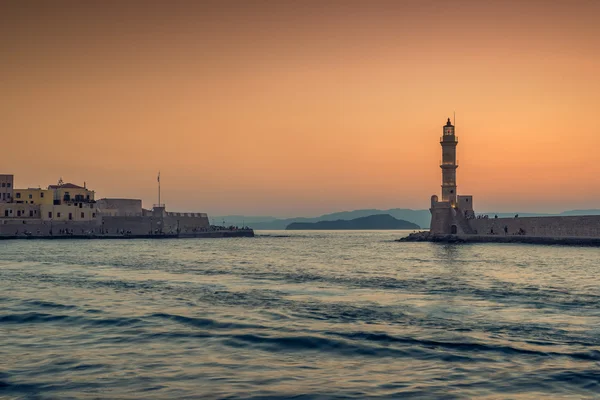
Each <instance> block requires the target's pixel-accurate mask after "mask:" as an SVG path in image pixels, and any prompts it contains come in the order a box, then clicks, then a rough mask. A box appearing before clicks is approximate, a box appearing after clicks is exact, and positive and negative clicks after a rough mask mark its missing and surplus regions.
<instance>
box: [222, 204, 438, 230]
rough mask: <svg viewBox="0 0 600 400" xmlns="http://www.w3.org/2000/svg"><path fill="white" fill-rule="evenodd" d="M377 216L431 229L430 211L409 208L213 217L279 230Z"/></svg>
mask: <svg viewBox="0 0 600 400" xmlns="http://www.w3.org/2000/svg"><path fill="white" fill-rule="evenodd" d="M377 214H389V215H391V216H392V217H394V218H396V219H401V220H404V221H408V222H412V223H414V224H417V225H418V226H419V227H425V228H429V221H430V220H431V215H430V213H429V210H411V209H407V208H393V209H390V210H377V209H364V210H355V211H342V212H336V213H332V214H325V215H321V216H319V217H308V218H307V217H297V218H275V217H246V216H241V215H229V216H216V217H211V221H215V223H218V225H221V224H222V221H225V224H226V225H239V226H241V225H249V226H250V227H252V228H254V229H257V230H279V229H286V227H287V226H288V225H289V224H291V223H294V222H319V221H335V220H340V219H341V220H347V221H349V220H351V219H355V218H360V217H368V216H371V215H377Z"/></svg>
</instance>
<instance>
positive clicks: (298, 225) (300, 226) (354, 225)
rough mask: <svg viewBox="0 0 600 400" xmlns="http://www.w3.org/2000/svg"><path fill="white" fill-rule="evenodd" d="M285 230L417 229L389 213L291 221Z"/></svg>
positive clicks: (414, 225) (415, 225)
mask: <svg viewBox="0 0 600 400" xmlns="http://www.w3.org/2000/svg"><path fill="white" fill-rule="evenodd" d="M286 229H287V230H342V229H357V230H358V229H419V226H418V225H417V224H413V223H412V222H408V221H404V220H401V219H396V218H394V217H392V216H391V215H389V214H377V215H369V216H367V217H360V218H355V219H351V220H349V221H348V220H343V219H338V220H336V221H319V222H292V223H291V224H289V225H288V226H287V227H286Z"/></svg>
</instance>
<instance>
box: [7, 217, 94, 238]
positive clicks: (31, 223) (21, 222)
mask: <svg viewBox="0 0 600 400" xmlns="http://www.w3.org/2000/svg"><path fill="white" fill-rule="evenodd" d="M67 230H68V231H69V232H71V231H72V232H73V234H74V235H82V234H90V233H94V234H99V233H101V231H102V225H101V224H100V223H99V221H92V222H89V221H42V220H40V219H30V218H25V219H17V218H11V219H8V218H7V219H3V220H0V235H1V236H14V235H17V236H22V235H25V232H28V233H31V234H32V235H36V236H37V235H43V236H49V235H50V234H51V233H50V231H52V235H53V236H57V235H60V234H61V231H62V232H66V231H67Z"/></svg>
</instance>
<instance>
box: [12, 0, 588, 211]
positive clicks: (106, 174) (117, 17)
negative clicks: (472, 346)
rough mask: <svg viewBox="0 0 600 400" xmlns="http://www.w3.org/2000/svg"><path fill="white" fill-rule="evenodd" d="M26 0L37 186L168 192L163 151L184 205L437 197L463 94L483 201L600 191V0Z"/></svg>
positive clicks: (407, 201) (18, 53) (107, 192)
mask: <svg viewBox="0 0 600 400" xmlns="http://www.w3.org/2000/svg"><path fill="white" fill-rule="evenodd" d="M7 3H8V2H4V3H2V5H1V6H0V57H1V58H0V59H1V60H2V62H1V63H0V91H1V92H0V93H1V95H0V130H1V131H2V146H1V147H0V173H14V174H15V175H16V184H17V186H19V187H24V186H32V187H37V186H47V185H48V184H53V183H55V182H56V181H57V180H58V178H59V177H61V176H62V177H63V179H64V180H65V181H70V182H74V183H79V184H82V183H83V181H86V182H87V184H88V186H89V187H91V188H93V189H95V190H96V192H97V193H98V195H100V196H102V197H104V196H106V197H117V196H120V197H137V198H140V197H141V198H142V199H143V200H144V206H150V205H151V204H152V203H153V202H156V172H157V171H158V170H159V169H160V171H161V177H162V183H163V200H164V201H165V202H166V203H167V206H168V208H169V209H171V210H180V211H204V212H208V213H210V214H213V215H216V214H233V213H237V214H246V215H250V214H254V215H264V214H268V215H276V216H295V215H316V214H321V213H325V212H330V211H341V210H350V209H358V208H371V207H373V208H392V207H406V208H417V209H422V208H427V207H428V205H429V197H430V196H431V195H432V194H438V193H439V191H440V183H441V182H440V181H441V171H440V168H439V166H438V164H439V160H440V157H441V149H440V146H439V143H438V140H439V136H440V135H441V132H442V128H441V127H442V125H443V124H444V123H445V120H446V118H447V117H448V116H451V115H452V112H453V111H454V110H456V112H457V134H458V136H459V142H460V143H459V147H458V159H459V162H460V167H459V169H458V185H459V188H458V190H459V193H464V194H473V195H474V196H475V207H476V209H478V210H479V211H488V210H489V211H492V210H493V211H521V212H525V211H544V212H547V211H560V210H563V209H573V208H600V201H598V198H600V184H599V183H598V182H599V181H600V178H598V177H599V176H600V155H599V152H598V148H599V147H600V115H599V110H600V51H599V49H600V24H598V22H597V18H598V16H599V15H600V2H598V1H578V0H570V1H558V0H554V1H518V2H517V1H458V2H448V1H425V0H422V1H417V0H415V1H395V2H392V1H385V2H384V1H379V2H378V1H363V2H352V1H344V2H341V1H339V2H333V1H331V2H317V1H304V2H291V1H287V2H286V1H250V0H248V1H244V2H242V1H229V2H228V1H221V2H218V1H213V2H210V1H204V2H196V3H195V4H192V3H193V2H178V1H164V2H162V3H159V2H133V1H130V2H97V3H96V5H93V4H94V3H93V2H69V3H67V2H60V1H58V2H41V1H40V2H33V1H30V2H27V1H19V2H13V3H14V4H13V5H12V6H7ZM78 3H85V4H84V5H82V4H79V5H78ZM124 3H126V5H123V4H124Z"/></svg>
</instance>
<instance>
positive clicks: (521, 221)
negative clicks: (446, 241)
mask: <svg viewBox="0 0 600 400" xmlns="http://www.w3.org/2000/svg"><path fill="white" fill-rule="evenodd" d="M469 225H470V226H471V228H472V229H473V233H474V234H476V235H494V236H505V235H506V236H514V235H519V233H520V235H519V236H532V237H553V238H561V237H562V238H564V237H575V238H577V237H587V238H600V215H584V216H569V217H517V218H489V219H472V220H469ZM505 227H506V229H507V232H506V233H505V229H504V228H505Z"/></svg>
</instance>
